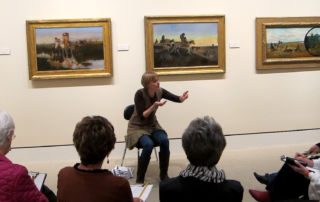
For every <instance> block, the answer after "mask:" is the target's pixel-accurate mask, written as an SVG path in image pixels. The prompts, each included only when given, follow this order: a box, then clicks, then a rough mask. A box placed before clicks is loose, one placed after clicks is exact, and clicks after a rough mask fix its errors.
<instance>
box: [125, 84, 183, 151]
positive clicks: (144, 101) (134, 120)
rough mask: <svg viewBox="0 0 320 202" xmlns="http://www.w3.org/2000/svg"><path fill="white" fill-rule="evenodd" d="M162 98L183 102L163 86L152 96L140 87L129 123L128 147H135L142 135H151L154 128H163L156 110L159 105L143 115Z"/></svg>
mask: <svg viewBox="0 0 320 202" xmlns="http://www.w3.org/2000/svg"><path fill="white" fill-rule="evenodd" d="M162 98H164V99H168V100H170V101H173V102H181V101H180V97H179V96H177V95H174V94H172V93H170V92H168V91H167V90H165V89H163V88H159V89H158V90H157V91H156V92H155V95H154V96H153V97H150V96H149V94H148V92H147V89H146V88H142V89H139V90H138V91H137V92H136V94H135V97H134V104H135V107H134V111H133V114H132V116H131V118H130V120H129V123H128V130H127V136H126V137H125V139H126V145H127V148H129V149H133V148H134V147H135V146H136V144H137V143H138V141H139V138H140V137H141V136H142V135H150V134H151V133H152V131H153V130H163V128H162V127H161V126H160V124H159V122H158V120H157V117H156V112H157V109H158V106H156V107H155V109H154V110H153V111H152V112H151V113H150V115H149V116H148V117H146V118H145V117H143V115H142V114H143V112H144V111H145V110H146V109H148V108H149V107H150V106H152V105H153V103H154V102H156V101H160V100H161V99H162Z"/></svg>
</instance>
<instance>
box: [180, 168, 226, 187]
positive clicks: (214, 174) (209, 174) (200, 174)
mask: <svg viewBox="0 0 320 202" xmlns="http://www.w3.org/2000/svg"><path fill="white" fill-rule="evenodd" d="M179 175H180V176H181V177H194V178H197V179H198V180H201V181H204V182H214V183H221V182H223V181H224V180H225V178H226V176H225V173H224V171H223V170H218V169H217V168H216V167H215V166H213V167H206V166H194V165H192V164H189V165H188V166H187V168H186V169H185V170H183V171H181V172H180V174H179Z"/></svg>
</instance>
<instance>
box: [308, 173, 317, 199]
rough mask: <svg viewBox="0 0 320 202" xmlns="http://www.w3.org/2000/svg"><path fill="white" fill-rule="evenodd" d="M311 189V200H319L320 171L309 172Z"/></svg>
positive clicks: (309, 191) (309, 193) (309, 192)
mask: <svg viewBox="0 0 320 202" xmlns="http://www.w3.org/2000/svg"><path fill="white" fill-rule="evenodd" d="M309 179H310V184H309V189H308V195H309V198H310V199H311V200H319V198H320V171H316V172H310V173H309Z"/></svg>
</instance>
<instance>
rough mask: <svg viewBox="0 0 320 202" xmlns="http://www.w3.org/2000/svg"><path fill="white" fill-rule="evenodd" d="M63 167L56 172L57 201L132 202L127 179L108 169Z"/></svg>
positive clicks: (76, 166)
mask: <svg viewBox="0 0 320 202" xmlns="http://www.w3.org/2000/svg"><path fill="white" fill-rule="evenodd" d="M78 166H79V164H76V165H75V166H74V167H65V168H63V169H61V170H60V172H59V174H58V191H57V197H58V201H59V202H67V201H70V202H75V201H76V202H80V201H83V202H88V201H90V202H105V201H108V202H132V201H133V198H132V193H131V189H130V185H129V182H128V180H126V179H125V178H123V177H118V176H114V175H113V174H112V173H111V172H110V171H109V170H106V169H98V170H92V171H87V170H82V169H79V168H78Z"/></svg>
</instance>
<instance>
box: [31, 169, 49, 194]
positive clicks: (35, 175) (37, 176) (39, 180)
mask: <svg viewBox="0 0 320 202" xmlns="http://www.w3.org/2000/svg"><path fill="white" fill-rule="evenodd" d="M28 174H29V176H30V177H31V179H33V182H34V184H35V185H36V187H37V188H38V190H39V191H41V188H42V185H43V183H44V181H45V180H46V177H47V174H46V173H39V172H32V171H29V172H28Z"/></svg>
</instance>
